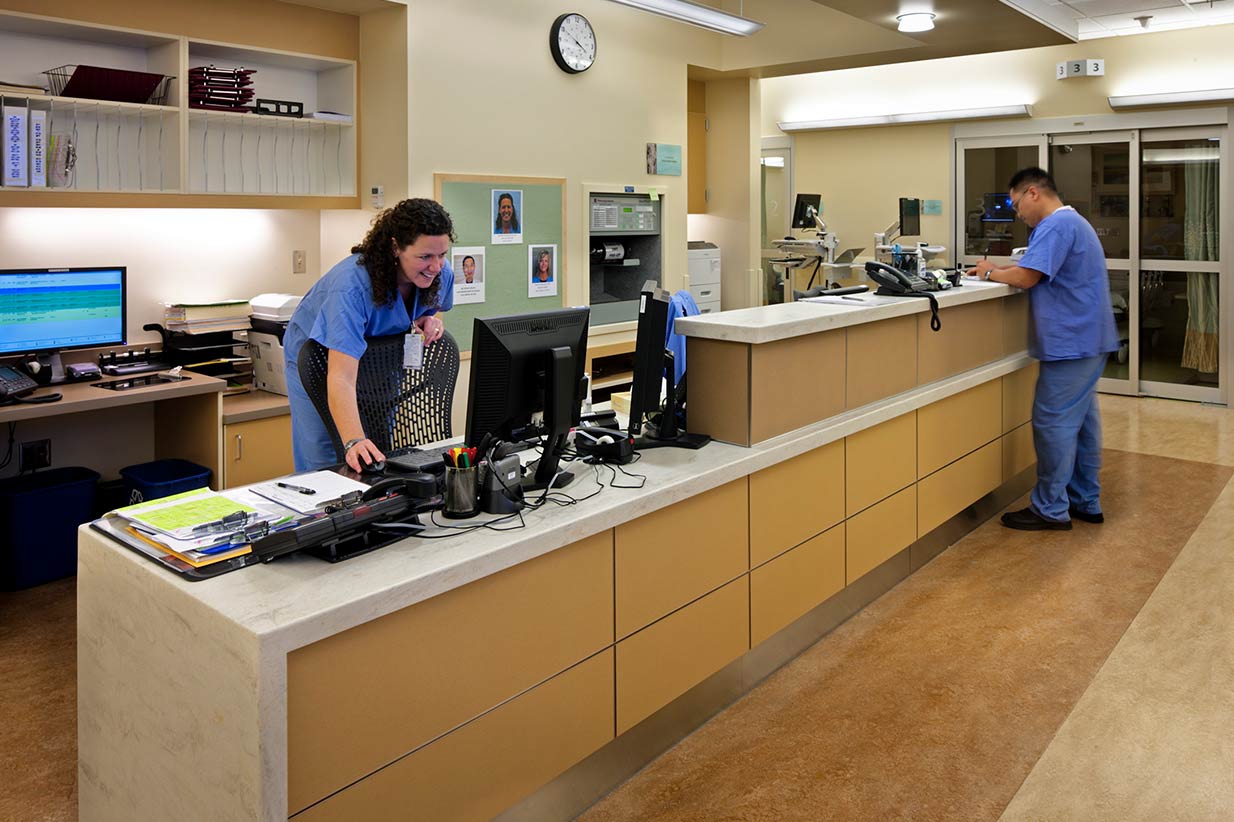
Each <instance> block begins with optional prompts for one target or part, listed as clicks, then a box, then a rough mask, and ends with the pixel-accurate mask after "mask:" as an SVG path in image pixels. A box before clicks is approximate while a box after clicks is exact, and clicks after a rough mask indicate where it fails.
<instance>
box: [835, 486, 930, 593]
mask: <svg viewBox="0 0 1234 822" xmlns="http://www.w3.org/2000/svg"><path fill="white" fill-rule="evenodd" d="M916 521H917V486H915V485H914V486H910V487H909V488H905V489H904V490H903V491H901V492H900V493H898V494H896V495H895V496H894V497H891V498H890V499H885V500H883V501H882V502H880V503H879V504H878V505H875V506H874V507H872V508H867V509H866V510H865V511H862V512H861V513H860V514H858V515H857V516H855V517H853V518H851V519H850V520H849V521H848V522H847V523H846V525H847V526H848V535H847V554H848V584H849V585H852V584H853V583H854V582H856V581H857V580H858V579H860V578H861V577H862V576H864V575H865V574H868V573H869V572H870V571H873V570H874V569H875V568H877V567H878V566H880V565H882V564H883V563H884V562H886V561H887V560H889V559H891V558H892V557H893V556H895V555H896V554H898V553H899V552H900V551H902V550H904V549H905V548H907V547H908V546H909V545H912V543H913V541H914V540H915V539H916V538H917V536H916V534H915V533H914V531H913V527H914V525H915V523H916Z"/></svg>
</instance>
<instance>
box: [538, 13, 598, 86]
mask: <svg viewBox="0 0 1234 822" xmlns="http://www.w3.org/2000/svg"><path fill="white" fill-rule="evenodd" d="M548 44H549V49H550V50H551V51H552V52H553V59H554V60H555V61H557V65H558V66H559V67H560V68H561V70H562V71H565V72H569V73H570V74H578V73H579V72H583V71H586V70H587V69H589V68H591V64H592V63H594V62H595V61H596V33H595V30H594V29H592V27H591V23H589V22H587V18H586V17H584V16H583V15H581V14H563V15H561V16H560V17H558V18H557V19H556V20H554V21H553V28H552V30H551V31H549V35H548Z"/></svg>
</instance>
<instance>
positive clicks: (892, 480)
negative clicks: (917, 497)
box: [844, 413, 917, 517]
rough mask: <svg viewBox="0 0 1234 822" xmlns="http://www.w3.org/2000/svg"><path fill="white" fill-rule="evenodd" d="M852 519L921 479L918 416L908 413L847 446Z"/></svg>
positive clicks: (846, 470) (862, 433)
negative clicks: (854, 515)
mask: <svg viewBox="0 0 1234 822" xmlns="http://www.w3.org/2000/svg"><path fill="white" fill-rule="evenodd" d="M844 447H845V452H844V476H845V498H846V501H847V502H846V507H847V514H848V516H850V517H851V516H852V515H853V514H856V513H857V512H858V511H864V510H865V509H867V508H869V507H870V506H871V505H873V504H874V503H876V502H878V501H880V500H884V499H886V498H887V497H889V496H891V495H892V494H894V493H895V492H896V491H899V490H900V489H902V488H906V487H908V486H909V485H912V484H913V482H914V481H916V479H917V415H916V414H915V413H908V414H905V415H904V416H901V417H896V418H895V419H893V420H888V421H887V422H884V423H882V424H880V425H876V426H874V427H873V428H867V429H866V430H865V431H859V432H857V433H856V434H853V435H851V436H849V437H848V439H847V440H846V441H845V444H844Z"/></svg>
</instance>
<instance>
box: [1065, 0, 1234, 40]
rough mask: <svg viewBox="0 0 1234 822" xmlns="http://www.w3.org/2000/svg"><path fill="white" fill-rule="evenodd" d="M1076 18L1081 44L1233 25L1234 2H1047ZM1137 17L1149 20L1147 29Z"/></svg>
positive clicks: (1129, 0)
mask: <svg viewBox="0 0 1234 822" xmlns="http://www.w3.org/2000/svg"><path fill="white" fill-rule="evenodd" d="M1046 2H1048V3H1049V4H1050V5H1052V6H1057V7H1058V8H1059V10H1060V11H1063V12H1065V13H1066V14H1069V15H1071V16H1072V17H1074V18H1075V20H1076V23H1077V24H1078V26H1079V37H1080V39H1081V40H1094V39H1097V38H1100V37H1122V36H1128V35H1134V34H1146V33H1149V32H1153V31H1169V30H1171V29H1189V28H1196V27H1198V26H1217V25H1223V24H1226V23H1234V0H1046ZM1138 17H1148V18H1150V19H1149V20H1147V24H1148V25H1147V26H1145V25H1143V24H1141V22H1140V21H1139V20H1137V19H1136V18H1138Z"/></svg>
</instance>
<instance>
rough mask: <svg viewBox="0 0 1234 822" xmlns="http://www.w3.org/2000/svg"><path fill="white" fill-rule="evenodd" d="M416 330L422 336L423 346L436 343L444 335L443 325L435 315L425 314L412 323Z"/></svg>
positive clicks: (444, 328)
mask: <svg viewBox="0 0 1234 822" xmlns="http://www.w3.org/2000/svg"><path fill="white" fill-rule="evenodd" d="M412 325H414V326H415V327H416V330H417V331H419V332H420V333H421V334H423V335H424V344H425V345H428V344H429V343H432V342H436V341H437V340H439V339H441V335H442V334H444V333H446V326H445V323H443V322H442V321H441V318H440V317H438V316H437V315H436V314H425V315H424V316H423V317H420V318H419V319H417V320H416V321H415V322H413V323H412Z"/></svg>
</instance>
